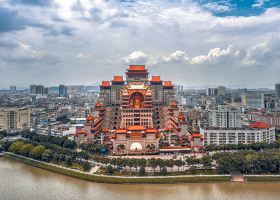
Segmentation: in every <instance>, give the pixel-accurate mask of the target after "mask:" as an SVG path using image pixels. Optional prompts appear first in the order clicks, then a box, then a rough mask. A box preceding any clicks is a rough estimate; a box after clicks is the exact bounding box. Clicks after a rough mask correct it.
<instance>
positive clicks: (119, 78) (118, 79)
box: [112, 76, 124, 82]
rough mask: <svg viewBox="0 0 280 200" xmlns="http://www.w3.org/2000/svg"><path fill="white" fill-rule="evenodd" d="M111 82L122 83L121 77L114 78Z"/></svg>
mask: <svg viewBox="0 0 280 200" xmlns="http://www.w3.org/2000/svg"><path fill="white" fill-rule="evenodd" d="M112 82H124V80H123V76H114V79H113V80H112Z"/></svg>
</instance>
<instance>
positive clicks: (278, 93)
mask: <svg viewBox="0 0 280 200" xmlns="http://www.w3.org/2000/svg"><path fill="white" fill-rule="evenodd" d="M275 98H276V99H280V83H277V84H275Z"/></svg>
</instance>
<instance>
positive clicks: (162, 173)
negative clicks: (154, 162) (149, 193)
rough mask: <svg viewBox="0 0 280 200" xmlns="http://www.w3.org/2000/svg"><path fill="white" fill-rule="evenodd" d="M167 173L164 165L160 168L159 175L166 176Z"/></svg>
mask: <svg viewBox="0 0 280 200" xmlns="http://www.w3.org/2000/svg"><path fill="white" fill-rule="evenodd" d="M167 174H168V173H167V168H166V167H163V168H161V175H163V176H166V175H167Z"/></svg>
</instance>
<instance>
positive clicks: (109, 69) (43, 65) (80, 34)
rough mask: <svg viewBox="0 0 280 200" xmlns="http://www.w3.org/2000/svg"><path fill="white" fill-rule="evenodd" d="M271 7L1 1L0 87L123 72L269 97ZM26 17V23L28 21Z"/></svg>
mask: <svg viewBox="0 0 280 200" xmlns="http://www.w3.org/2000/svg"><path fill="white" fill-rule="evenodd" d="M279 5H280V3H279V2H277V1H274V0H271V1H260V0H251V1H246V2H244V1H229V0H228V1H217V0H212V1H189V0H186V1H179V0H178V1H137V0H136V1H129V0H126V1H117V0H114V1H113V0H111V1H100V0H93V1H75V0H71V1H70V0H68V1H58V0H54V1H52V0H48V1H41V0H36V1H34V0H33V1H30V0H1V5H0V16H1V17H2V19H4V20H3V21H2V22H3V23H0V35H1V39H0V69H1V79H0V86H1V88H8V87H9V86H10V85H17V86H25V87H28V86H29V85H30V84H33V83H41V84H43V85H47V86H51V85H59V84H61V83H63V84H66V85H77V84H83V85H88V84H95V83H98V82H100V81H101V80H103V79H104V80H105V79H106V78H108V77H111V76H112V75H113V74H116V75H123V74H122V72H123V71H124V70H125V68H126V66H127V65H128V64H146V65H147V68H148V70H149V71H150V72H151V73H153V74H159V75H161V76H162V78H163V79H166V78H169V79H172V80H174V82H175V83H177V84H179V85H185V86H189V87H194V86H198V87H199V86H202V85H206V86H211V85H216V86H218V85H225V86H227V87H232V86H234V87H251V88H263V87H269V88H273V87H274V84H275V83H277V82H279V76H278V74H279V73H280V66H279V61H280V60H279V53H280V50H279V43H280V30H279V27H280V26H279V25H280V24H279V23H280V9H279ZM35 16H36V17H35Z"/></svg>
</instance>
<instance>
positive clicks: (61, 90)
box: [58, 85, 67, 97]
mask: <svg viewBox="0 0 280 200" xmlns="http://www.w3.org/2000/svg"><path fill="white" fill-rule="evenodd" d="M58 90H59V96H60V97H66V96H67V86H65V85H59V87H58Z"/></svg>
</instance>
